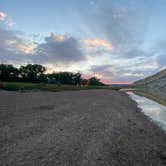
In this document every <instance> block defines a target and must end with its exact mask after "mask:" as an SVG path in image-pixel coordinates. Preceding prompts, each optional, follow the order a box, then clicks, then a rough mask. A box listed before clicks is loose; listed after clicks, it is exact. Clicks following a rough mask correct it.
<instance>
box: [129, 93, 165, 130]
mask: <svg viewBox="0 0 166 166" xmlns="http://www.w3.org/2000/svg"><path fill="white" fill-rule="evenodd" d="M127 93H128V94H129V95H130V96H131V98H132V99H133V100H135V101H136V102H137V103H138V107H139V108H141V109H142V111H143V112H144V113H145V115H147V116H149V117H150V118H151V119H152V120H153V121H155V122H157V123H158V124H159V125H160V126H161V127H162V128H163V129H164V130H166V107H165V106H163V105H161V104H158V103H156V102H154V101H152V100H150V99H147V98H146V97H142V96H138V95H136V94H134V93H133V92H131V91H130V92H127Z"/></svg>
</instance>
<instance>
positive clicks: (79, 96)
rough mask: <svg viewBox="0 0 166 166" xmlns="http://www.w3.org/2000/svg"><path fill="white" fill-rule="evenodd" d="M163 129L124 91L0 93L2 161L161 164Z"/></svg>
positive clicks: (165, 149) (65, 165)
mask: <svg viewBox="0 0 166 166" xmlns="http://www.w3.org/2000/svg"><path fill="white" fill-rule="evenodd" d="M165 164H166V134H164V132H163V131H162V130H160V129H159V128H158V127H157V126H156V125H155V124H153V123H152V122H151V121H150V120H149V119H148V118H147V117H146V116H144V115H143V113H141V112H140V110H139V109H138V108H137V106H136V103H135V102H134V101H132V100H131V99H130V98H129V97H128V96H127V95H126V94H125V93H124V92H116V91H110V90H90V91H88V90H86V91H74V92H69V91H68V92H57V93H53V92H29V93H19V92H5V91H1V92H0V165H1V166H162V165H163V166H164V165H165Z"/></svg>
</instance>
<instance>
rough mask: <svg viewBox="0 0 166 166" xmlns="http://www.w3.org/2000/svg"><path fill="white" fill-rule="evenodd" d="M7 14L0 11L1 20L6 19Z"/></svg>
mask: <svg viewBox="0 0 166 166" xmlns="http://www.w3.org/2000/svg"><path fill="white" fill-rule="evenodd" d="M6 17H7V15H6V14H5V13H3V12H0V21H4V20H5V18H6Z"/></svg>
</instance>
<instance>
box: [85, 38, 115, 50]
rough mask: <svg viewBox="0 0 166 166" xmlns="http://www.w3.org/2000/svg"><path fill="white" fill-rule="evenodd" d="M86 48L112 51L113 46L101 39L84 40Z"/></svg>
mask: <svg viewBox="0 0 166 166" xmlns="http://www.w3.org/2000/svg"><path fill="white" fill-rule="evenodd" d="M84 42H85V45H86V47H88V48H89V49H106V50H109V51H112V49H113V46H112V44H111V43H109V42H108V41H106V40H101V39H86V40H85V41H84Z"/></svg>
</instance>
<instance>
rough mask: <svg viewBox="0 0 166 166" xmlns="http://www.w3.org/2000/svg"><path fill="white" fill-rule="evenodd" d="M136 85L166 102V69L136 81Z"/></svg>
mask: <svg viewBox="0 0 166 166" xmlns="http://www.w3.org/2000/svg"><path fill="white" fill-rule="evenodd" d="M134 85H135V86H137V87H141V88H142V89H143V90H145V91H147V92H149V93H150V94H152V95H153V96H156V97H158V98H160V99H162V100H164V101H165V102H166V69H164V70H162V71H160V72H158V73H157V74H155V75H152V76H150V77H147V78H145V79H142V80H139V81H136V82H135V83H134Z"/></svg>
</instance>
